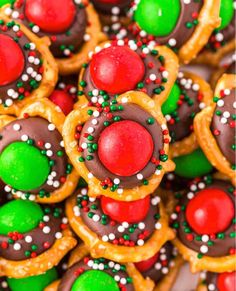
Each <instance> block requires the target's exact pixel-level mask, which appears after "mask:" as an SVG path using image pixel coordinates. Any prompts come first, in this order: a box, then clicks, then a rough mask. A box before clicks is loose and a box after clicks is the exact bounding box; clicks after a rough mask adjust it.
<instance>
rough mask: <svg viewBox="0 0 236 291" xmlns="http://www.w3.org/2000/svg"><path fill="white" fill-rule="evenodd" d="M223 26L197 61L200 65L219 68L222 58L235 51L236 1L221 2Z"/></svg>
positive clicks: (212, 37)
mask: <svg viewBox="0 0 236 291" xmlns="http://www.w3.org/2000/svg"><path fill="white" fill-rule="evenodd" d="M220 2H221V3H220V18H221V25H220V26H219V27H217V28H216V29H215V30H214V31H213V33H212V35H211V37H210V38H209V41H208V43H207V44H206V46H205V47H204V49H203V50H202V52H201V54H200V55H199V56H198V58H197V59H196V62H198V63H205V64H209V65H212V66H215V67H217V66H218V64H219V62H220V60H221V58H222V57H223V56H225V55H226V54H227V53H229V52H230V51H232V50H235V25H236V21H235V9H236V5H235V1H234V0H221V1H220Z"/></svg>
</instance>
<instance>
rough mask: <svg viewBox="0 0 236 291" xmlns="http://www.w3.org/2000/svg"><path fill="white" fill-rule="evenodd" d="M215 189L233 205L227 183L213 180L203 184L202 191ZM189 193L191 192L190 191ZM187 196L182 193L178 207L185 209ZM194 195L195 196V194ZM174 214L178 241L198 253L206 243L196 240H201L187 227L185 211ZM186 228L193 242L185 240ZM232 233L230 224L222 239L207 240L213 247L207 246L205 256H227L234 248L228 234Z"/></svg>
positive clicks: (232, 225)
mask: <svg viewBox="0 0 236 291" xmlns="http://www.w3.org/2000/svg"><path fill="white" fill-rule="evenodd" d="M199 183H204V181H200V182H199ZM208 183H209V182H208ZM194 185H196V186H197V184H194ZM215 188H217V189H220V190H223V191H224V192H225V193H227V195H228V196H229V197H230V198H231V200H232V202H233V204H234V203H235V201H234V196H233V194H232V191H230V190H231V189H233V188H232V185H231V184H230V183H229V182H225V181H220V180H214V181H212V182H210V183H209V184H205V188H204V189H215ZM190 189H191V187H190ZM199 190H200V189H199ZM199 190H197V191H199ZM189 192H191V190H190V191H189ZM187 194H188V193H187V192H184V194H183V195H182V196H181V198H180V200H179V203H178V205H180V206H182V207H185V209H186V207H187V204H188V202H189V198H188V196H187ZM195 195H197V192H196V194H195ZM176 214H177V219H176V220H174V222H175V223H176V222H177V223H178V227H177V229H176V230H177V237H178V239H179V240H180V241H181V242H182V243H183V244H184V245H185V246H186V247H188V248H189V249H191V250H194V251H196V252H198V253H200V247H201V246H202V245H207V243H204V242H202V240H201V239H197V238H198V237H200V238H201V236H199V235H198V234H197V233H195V232H194V230H192V229H191V227H190V226H188V224H187V221H186V215H185V210H181V211H180V212H179V213H176ZM175 223H174V224H173V226H174V225H175ZM186 228H189V229H190V231H191V234H193V240H191V241H190V240H188V239H187V235H188V234H189V232H185V230H186ZM233 232H234V224H233V223H231V225H230V226H229V227H228V228H227V229H226V230H225V231H224V238H220V237H218V236H217V235H216V237H215V238H214V239H210V238H209V240H210V241H212V242H213V245H211V246H210V245H208V251H207V253H206V254H205V255H206V256H209V257H223V256H228V255H229V251H230V249H231V248H234V246H235V239H234V238H233V237H231V236H230V234H231V233H233Z"/></svg>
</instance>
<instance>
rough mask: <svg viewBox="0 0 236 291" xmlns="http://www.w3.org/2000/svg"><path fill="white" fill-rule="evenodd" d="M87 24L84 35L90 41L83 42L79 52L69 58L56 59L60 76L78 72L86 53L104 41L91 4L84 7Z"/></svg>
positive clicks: (104, 37) (86, 56)
mask: <svg viewBox="0 0 236 291" xmlns="http://www.w3.org/2000/svg"><path fill="white" fill-rule="evenodd" d="M86 11H87V14H88V22H89V23H90V25H88V26H87V28H86V34H88V35H90V40H89V41H87V42H85V43H84V44H83V45H82V47H81V49H80V51H79V52H78V53H76V54H74V55H73V56H72V57H70V58H61V59H56V62H57V65H58V67H59V72H60V74H61V75H69V74H72V73H77V72H79V70H80V68H81V66H82V65H83V64H84V63H85V62H86V61H87V58H88V53H89V52H90V51H91V50H93V49H94V48H95V47H96V46H97V45H98V44H99V43H100V42H102V41H104V40H106V38H107V37H106V36H105V34H103V33H102V32H101V24H100V21H99V17H98V15H97V13H96V11H95V10H94V8H93V6H92V4H89V5H88V6H87V7H86Z"/></svg>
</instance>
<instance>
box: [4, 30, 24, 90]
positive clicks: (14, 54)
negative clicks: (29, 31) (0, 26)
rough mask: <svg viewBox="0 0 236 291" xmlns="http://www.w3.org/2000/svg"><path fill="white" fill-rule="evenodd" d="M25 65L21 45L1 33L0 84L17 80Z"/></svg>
mask: <svg viewBox="0 0 236 291" xmlns="http://www.w3.org/2000/svg"><path fill="white" fill-rule="evenodd" d="M24 66H25V57H24V54H23V52H22V49H21V48H20V46H19V45H18V44H17V43H16V42H15V41H14V40H13V38H11V37H10V36H7V35H4V34H0V86H5V85H8V84H10V83H12V82H14V81H15V80H17V79H18V78H19V77H20V76H21V74H22V72H23V70H24Z"/></svg>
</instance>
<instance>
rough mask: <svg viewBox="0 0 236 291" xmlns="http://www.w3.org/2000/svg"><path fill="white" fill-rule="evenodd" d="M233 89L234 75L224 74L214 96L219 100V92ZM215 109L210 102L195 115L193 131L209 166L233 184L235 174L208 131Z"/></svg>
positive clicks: (209, 130) (213, 104)
mask: <svg viewBox="0 0 236 291" xmlns="http://www.w3.org/2000/svg"><path fill="white" fill-rule="evenodd" d="M235 87H236V79H235V75H226V74H224V75H223V76H222V78H220V80H219V81H218V83H217V86H216V91H215V96H217V97H219V98H220V91H221V90H224V89H226V88H228V89H230V90H231V89H232V90H233V89H234V88H235ZM215 108H216V104H215V103H213V102H212V103H211V104H210V106H208V107H206V108H205V109H204V110H203V111H202V112H200V113H199V114H197V116H196V117H195V120H194V131H195V134H196V137H197V140H198V143H199V145H200V147H201V148H202V150H203V151H204V153H205V155H206V156H207V158H208V160H209V161H210V162H211V164H212V165H213V166H214V167H215V168H217V170H218V171H220V172H221V173H223V174H225V175H227V176H228V177H230V179H231V181H232V183H233V184H235V172H234V170H232V169H231V166H230V163H229V161H227V159H226V158H225V157H224V156H223V154H222V152H221V150H220V148H219V146H218V144H217V142H216V140H215V138H214V136H213V134H212V132H211V129H210V125H211V120H212V118H213V114H214V110H215Z"/></svg>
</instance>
